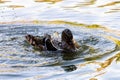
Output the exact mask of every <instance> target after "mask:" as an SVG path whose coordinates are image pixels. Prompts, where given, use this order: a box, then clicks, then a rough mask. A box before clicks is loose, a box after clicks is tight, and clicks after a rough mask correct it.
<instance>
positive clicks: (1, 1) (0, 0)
mask: <svg viewBox="0 0 120 80" xmlns="http://www.w3.org/2000/svg"><path fill="white" fill-rule="evenodd" d="M5 2H10V1H5V0H0V3H5Z"/></svg>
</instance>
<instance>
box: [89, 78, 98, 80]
mask: <svg viewBox="0 0 120 80" xmlns="http://www.w3.org/2000/svg"><path fill="white" fill-rule="evenodd" d="M89 80H98V79H96V78H91V79H89Z"/></svg>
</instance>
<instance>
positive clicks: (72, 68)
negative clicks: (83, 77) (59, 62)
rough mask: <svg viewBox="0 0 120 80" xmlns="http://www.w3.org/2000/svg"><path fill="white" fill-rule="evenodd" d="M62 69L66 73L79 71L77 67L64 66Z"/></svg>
mask: <svg viewBox="0 0 120 80" xmlns="http://www.w3.org/2000/svg"><path fill="white" fill-rule="evenodd" d="M62 68H63V69H64V71H66V72H71V71H75V70H76V69H77V67H76V66H75V65H69V66H62Z"/></svg>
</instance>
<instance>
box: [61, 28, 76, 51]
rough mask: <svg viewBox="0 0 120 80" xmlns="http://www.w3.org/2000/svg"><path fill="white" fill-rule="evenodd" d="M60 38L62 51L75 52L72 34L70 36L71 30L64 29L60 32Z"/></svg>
mask: <svg viewBox="0 0 120 80" xmlns="http://www.w3.org/2000/svg"><path fill="white" fill-rule="evenodd" d="M61 38H62V46H63V49H66V50H72V51H74V50H75V45H74V42H73V34H72V32H71V30H69V29H65V30H64V31H63V32H62V36H61Z"/></svg>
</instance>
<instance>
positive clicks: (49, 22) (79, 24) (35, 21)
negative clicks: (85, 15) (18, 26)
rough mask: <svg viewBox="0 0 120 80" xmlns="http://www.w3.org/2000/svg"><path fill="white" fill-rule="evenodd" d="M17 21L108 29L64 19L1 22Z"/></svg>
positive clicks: (13, 22)
mask: <svg viewBox="0 0 120 80" xmlns="http://www.w3.org/2000/svg"><path fill="white" fill-rule="evenodd" d="M15 23H23V24H26V23H33V24H58V25H60V24H67V25H71V26H75V27H86V28H90V29H106V28H105V27H104V26H102V25H98V24H84V23H77V22H68V21H62V20H54V21H38V20H33V21H24V20H23V21H12V22H0V24H15Z"/></svg>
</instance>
